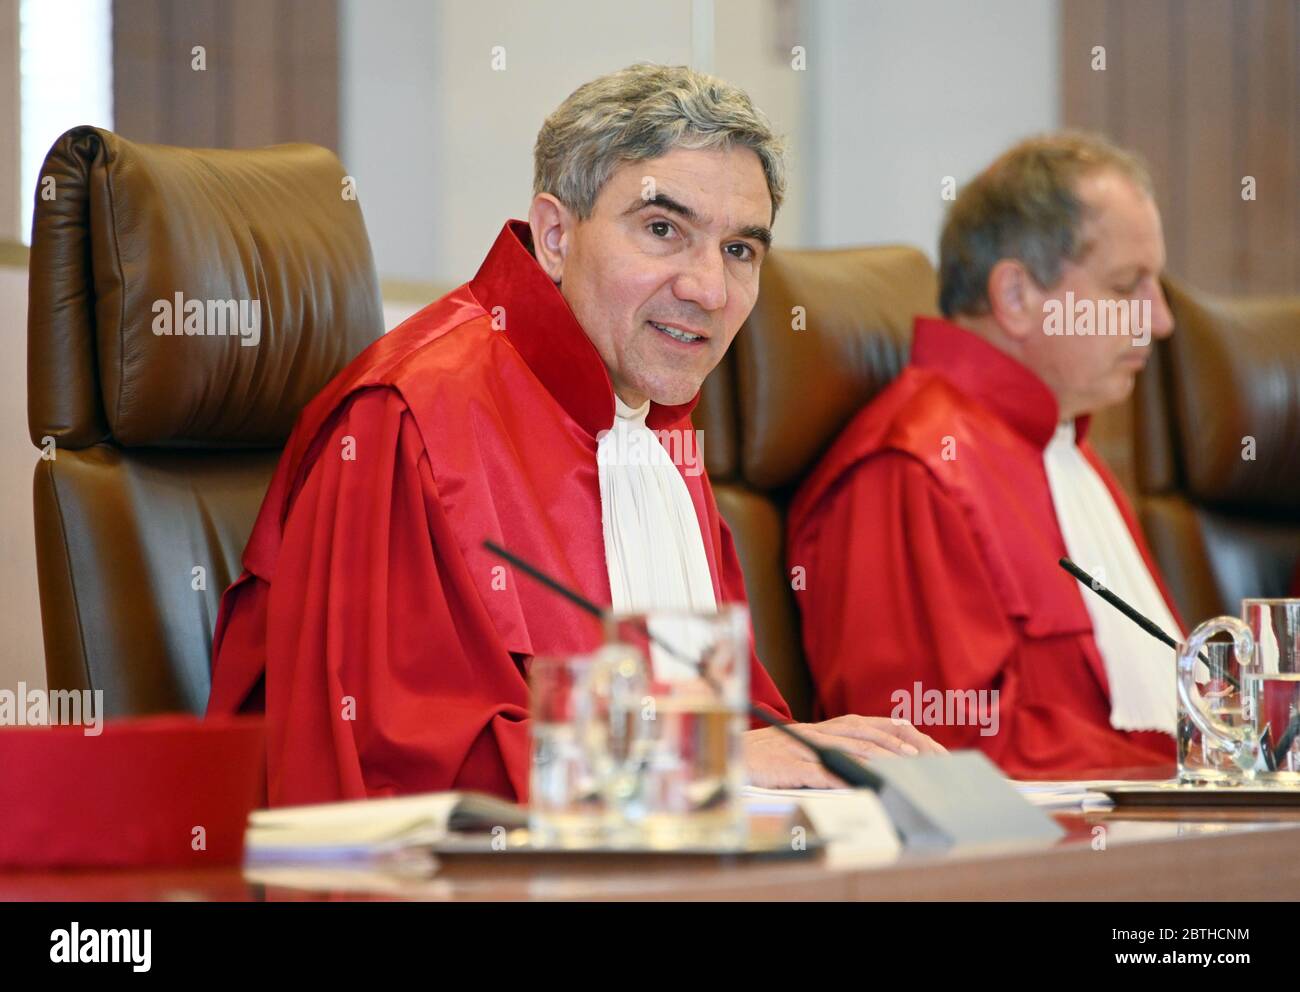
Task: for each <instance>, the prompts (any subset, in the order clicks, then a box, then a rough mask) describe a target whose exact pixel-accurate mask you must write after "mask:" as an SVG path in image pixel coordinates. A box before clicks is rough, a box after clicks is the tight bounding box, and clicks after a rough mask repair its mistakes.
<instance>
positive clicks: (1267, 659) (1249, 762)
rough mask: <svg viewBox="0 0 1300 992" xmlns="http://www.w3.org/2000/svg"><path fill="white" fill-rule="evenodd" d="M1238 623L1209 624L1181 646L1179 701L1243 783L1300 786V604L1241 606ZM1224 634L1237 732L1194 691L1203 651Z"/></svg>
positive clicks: (1259, 601) (1253, 601)
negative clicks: (1235, 694)
mask: <svg viewBox="0 0 1300 992" xmlns="http://www.w3.org/2000/svg"><path fill="white" fill-rule="evenodd" d="M1241 615H1242V619H1240V620H1238V619H1237V618H1236V617H1227V616H1224V617H1215V618H1214V619H1212V620H1207V621H1205V623H1203V624H1201V625H1200V626H1199V627H1197V628H1196V629H1195V630H1194V631H1192V635H1191V637H1189V638H1188V639H1187V642H1186V643H1185V644H1180V645H1179V650H1178V698H1179V701H1180V703H1181V704H1182V706H1183V709H1184V710H1185V711H1186V713H1187V716H1188V717H1189V718H1190V719H1191V721H1192V723H1193V724H1194V725H1195V726H1196V728H1197V729H1198V730H1199V731H1200V732H1201V734H1203V735H1204V737H1205V739H1206V740H1207V741H1209V742H1210V743H1211V744H1212V745H1213V746H1214V747H1216V748H1218V749H1220V750H1222V752H1223V753H1224V754H1226V755H1227V756H1228V758H1229V759H1230V761H1231V764H1232V765H1233V766H1235V768H1236V769H1237V770H1238V771H1239V772H1240V774H1241V776H1242V777H1243V778H1244V779H1246V780H1251V781H1257V782H1259V783H1260V784H1266V785H1289V786H1295V785H1300V599H1243V600H1242V602H1241ZM1221 632H1227V633H1228V634H1230V635H1231V636H1232V639H1233V645H1234V650H1235V652H1236V656H1237V661H1238V662H1239V663H1240V666H1241V667H1240V672H1241V686H1240V693H1241V720H1240V723H1239V725H1233V724H1231V723H1228V722H1226V721H1224V720H1223V719H1221V718H1220V716H1219V715H1218V714H1217V713H1215V712H1214V711H1213V710H1212V709H1211V707H1210V706H1209V705H1208V704H1207V701H1206V699H1205V697H1204V696H1203V695H1202V693H1201V691H1200V688H1199V687H1198V686H1197V684H1196V666H1197V661H1198V658H1199V656H1200V654H1201V651H1202V648H1204V646H1205V643H1206V641H1208V640H1209V639H1210V638H1211V637H1213V636H1214V635H1215V634H1218V633H1221Z"/></svg>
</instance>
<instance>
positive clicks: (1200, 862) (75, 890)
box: [0, 809, 1300, 902]
mask: <svg viewBox="0 0 1300 992" xmlns="http://www.w3.org/2000/svg"><path fill="white" fill-rule="evenodd" d="M1058 819H1059V821H1060V822H1061V823H1062V824H1063V825H1064V826H1065V827H1066V829H1067V836H1066V837H1065V838H1064V839H1063V840H1061V841H1059V842H1058V843H1056V844H1054V845H1052V846H1051V847H1049V848H1045V849H1039V850H1025V849H1020V850H1009V851H1001V852H983V853H961V852H955V853H948V854H915V853H909V852H904V853H903V854H902V855H901V856H898V857H892V858H890V859H889V860H888V861H887V862H886V863H875V864H872V863H861V862H855V861H854V859H853V858H852V857H848V858H845V857H842V856H841V855H840V854H839V853H837V852H836V851H835V850H833V849H832V850H830V851H827V852H822V853H820V854H817V855H809V856H806V857H798V858H796V857H787V858H780V859H774V860H754V859H723V858H686V857H669V856H660V857H654V858H647V857H635V856H612V855H603V856H592V855H564V856H547V857H542V856H536V855H512V854H506V853H498V854H490V855H473V856H469V855H458V856H455V857H448V858H444V859H442V861H441V864H440V865H439V866H438V869H437V871H436V872H435V873H434V874H432V875H431V876H429V877H427V878H423V879H418V880H411V881H407V882H404V883H402V884H399V885H389V884H383V883H379V882H375V883H369V882H362V883H361V885H360V888H359V889H358V890H356V891H345V890H344V886H343V885H341V884H335V883H333V882H331V881H324V882H323V880H325V879H328V878H329V877H330V876H328V875H327V874H322V873H321V872H320V871H319V870H317V871H314V872H313V871H312V870H310V869H309V870H307V871H306V872H305V873H304V877H307V878H309V879H310V880H311V882H312V883H313V885H317V884H322V882H323V884H324V885H325V886H326V888H325V890H324V891H311V890H306V889H299V888H291V887H286V886H283V885H261V884H257V883H255V882H253V881H251V880H250V879H249V878H247V877H245V874H244V873H242V872H241V871H240V870H239V869H236V868H231V869H225V870H210V871H188V872H183V871H170V872H168V871H118V872H110V871H70V872H40V873H14V872H9V873H0V901H15V900H33V901H44V900H70V901H82V900H85V901H116V900H148V901H153V900H161V901H170V900H219V901H275V902H279V901H303V900H328V901H333V900H352V899H361V900H371V899H415V900H511V901H514V900H564V899H580V900H590V899H596V900H607V899H632V900H654V899H688V900H696V899H704V900H734V899H740V900H791V899H794V900H948V899H980V900H983V899H993V900H1001V899H1008V900H1016V899H1025V900H1103V901H1124V900H1178V901H1182V900H1191V901H1203V900H1205V901H1209V900H1221V899H1236V900H1263V899H1276V900H1283V899H1285V900H1295V899H1297V898H1300V812H1292V811H1289V810H1250V811H1244V810H1237V811H1212V810H1210V811H1207V810H1197V811H1194V812H1188V811H1177V810H1159V809H1147V810H1143V811H1140V812H1138V811H1124V812H1122V813H1116V812H1106V813H1083V814H1079V813H1075V814H1065V815H1061V816H1059V817H1058ZM1099 827H1100V828H1103V829H1104V838H1105V849H1104V850H1098V849H1095V845H1096V843H1097V840H1096V838H1097V837H1098V836H1103V835H1102V834H1099V833H1098V831H1097V828H1099ZM354 880H357V881H360V880H359V879H356V878H355V877H354Z"/></svg>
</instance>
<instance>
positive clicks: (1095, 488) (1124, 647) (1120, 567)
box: [1043, 421, 1178, 735]
mask: <svg viewBox="0 0 1300 992" xmlns="http://www.w3.org/2000/svg"><path fill="white" fill-rule="evenodd" d="M1043 467H1044V468H1045V469H1046V470H1047V483H1048V486H1049V487H1050V488H1051V492H1052V503H1053V504H1054V505H1055V507H1056V520H1057V523H1058V524H1059V525H1060V527H1061V536H1062V537H1063V538H1064V539H1065V548H1066V551H1067V552H1068V554H1069V556H1070V557H1071V558H1072V559H1073V560H1074V561H1075V562H1076V563H1077V564H1078V565H1079V567H1080V568H1082V569H1084V570H1085V571H1087V572H1088V573H1090V574H1091V575H1092V576H1093V577H1094V578H1096V579H1097V581H1098V582H1100V583H1102V584H1103V585H1105V586H1107V587H1108V588H1110V589H1111V590H1112V591H1113V592H1114V593H1115V594H1116V595H1118V596H1120V597H1121V598H1122V599H1124V600H1127V601H1128V602H1129V603H1131V604H1132V605H1133V607H1134V608H1135V609H1137V611H1138V612H1139V613H1142V614H1144V615H1145V616H1147V617H1150V618H1151V620H1152V621H1154V622H1155V623H1156V625H1157V626H1159V627H1160V628H1161V629H1162V630H1165V631H1168V632H1169V634H1170V635H1171V636H1173V637H1174V638H1175V639H1177V637H1178V624H1177V622H1176V621H1175V620H1174V618H1173V616H1172V615H1171V614H1170V612H1169V607H1168V606H1167V605H1166V604H1165V600H1164V597H1163V596H1161V595H1160V589H1159V587H1157V586H1156V582H1155V579H1154V578H1152V576H1151V572H1150V571H1149V570H1148V569H1147V566H1146V562H1145V561H1143V559H1142V553H1141V552H1140V551H1139V550H1138V548H1137V544H1136V543H1135V542H1134V540H1133V535H1132V534H1131V533H1130V532H1129V529H1128V525H1127V524H1125V522H1124V517H1123V515H1122V514H1121V513H1120V510H1119V507H1118V506H1116V504H1115V500H1114V499H1113V498H1112V497H1111V494H1110V490H1109V489H1107V488H1106V483H1105V482H1103V481H1102V479H1101V476H1099V475H1098V474H1097V471H1096V469H1094V468H1093V467H1092V465H1091V464H1090V463H1089V462H1088V460H1087V459H1086V458H1085V457H1084V455H1083V452H1082V451H1080V450H1079V447H1078V445H1077V444H1076V443H1075V430H1074V422H1073V421H1070V422H1068V423H1064V424H1061V425H1060V426H1059V427H1058V428H1057V429H1056V434H1055V436H1053V438H1052V440H1051V442H1050V443H1049V444H1048V445H1047V448H1046V449H1045V450H1044V451H1043ZM1082 592H1083V602H1084V605H1085V606H1086V607H1087V608H1088V615H1089V616H1090V617H1091V618H1092V629H1093V636H1094V638H1095V640H1096V642H1097V650H1098V652H1100V654H1101V659H1102V662H1103V664H1104V665H1105V668H1106V677H1107V679H1108V680H1109V682H1110V700H1111V702H1110V723H1111V726H1113V727H1114V728H1115V729H1117V730H1163V731H1164V732H1165V733H1167V734H1171V735H1172V734H1173V733H1174V731H1175V727H1176V724H1177V719H1178V704H1177V697H1176V694H1175V689H1174V651H1173V649H1172V648H1168V647H1165V646H1164V645H1163V644H1161V643H1160V642H1159V641H1157V640H1155V639H1154V638H1152V637H1151V635H1150V634H1147V633H1145V632H1144V631H1143V630H1141V629H1140V628H1139V627H1138V626H1137V625H1136V624H1135V623H1133V621H1131V620H1129V619H1128V618H1127V617H1126V616H1124V615H1123V614H1122V613H1120V612H1119V611H1118V610H1116V609H1115V608H1114V607H1112V606H1109V605H1108V604H1107V603H1105V602H1103V601H1102V599H1101V598H1100V597H1099V596H1096V595H1094V594H1093V593H1091V592H1089V591H1088V590H1086V589H1085V590H1082Z"/></svg>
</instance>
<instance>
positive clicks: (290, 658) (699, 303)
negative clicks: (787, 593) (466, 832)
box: [208, 66, 937, 805]
mask: <svg viewBox="0 0 1300 992" xmlns="http://www.w3.org/2000/svg"><path fill="white" fill-rule="evenodd" d="M783 186H784V179H783V166H782V159H781V153H780V146H779V142H778V141H777V139H776V138H775V136H774V135H773V134H772V132H771V130H770V129H769V126H768V124H767V122H766V120H765V119H764V118H763V117H762V115H761V114H760V113H758V112H757V111H756V110H755V109H754V108H753V106H752V105H751V104H750V102H749V99H748V97H746V96H745V95H744V94H743V93H742V92H740V91H739V90H737V89H735V88H734V87H731V86H728V85H726V84H724V83H722V82H721V81H719V80H715V79H712V78H710V77H706V76H702V75H700V74H697V73H694V72H692V71H690V70H688V69H684V68H664V67H656V66H634V67H632V68H630V69H627V70H623V71H622V72H619V73H614V74H612V75H610V76H606V77H602V78H601V79H597V80H595V81H593V82H592V83H588V84H586V85H585V86H583V87H581V88H579V89H578V90H577V91H575V93H574V94H573V95H572V96H570V97H569V99H568V100H566V101H565V103H564V104H563V105H562V106H561V107H560V108H559V109H558V110H557V111H556V112H555V113H554V114H552V116H551V117H550V118H548V120H547V121H546V123H545V125H544V126H543V128H542V132H541V134H540V135H539V136H538V141H537V149H536V173H535V193H536V195H535V196H534V199H533V202H532V206H531V209H530V212H529V219H528V222H527V223H523V222H519V221H511V222H509V223H507V224H506V226H505V227H504V229H503V230H502V231H501V233H500V235H499V236H498V238H497V240H496V243H495V244H494V245H493V246H492V249H491V251H490V252H489V253H488V256H487V258H486V259H485V260H484V262H483V264H482V267H481V268H480V269H479V271H478V274H477V275H476V276H475V277H474V278H473V279H472V280H471V281H470V282H468V283H467V284H465V285H463V286H461V287H460V288H459V289H457V290H455V291H453V292H452V293H450V294H449V295H448V296H445V297H443V298H442V299H440V300H438V301H436V302H434V303H432V304H430V305H429V306H428V307H426V308H425V309H424V310H422V311H420V312H419V313H418V314H416V315H415V316H413V317H412V318H411V319H410V320H408V321H406V322H405V323H404V324H402V325H401V326H400V327H398V328H397V329H395V330H393V331H392V332H390V333H389V334H387V335H386V336H385V337H383V338H382V339H380V340H379V341H377V342H376V343H375V344H374V345H372V346H371V347H370V348H368V349H367V350H366V351H365V352H364V353H363V354H362V355H360V356H359V357H358V358H357V359H355V360H354V361H353V362H352V363H351V364H350V365H349V366H348V367H347V368H346V369H344V370H343V372H341V373H340V374H339V375H338V376H337V377H336V378H335V379H334V380H333V381H332V382H331V383H330V384H329V385H328V386H327V387H326V388H325V389H324V391H323V392H322V393H321V394H320V395H318V396H317V397H316V398H315V399H314V400H313V401H312V402H311V403H310V404H309V405H308V406H307V407H306V409H305V410H304V411H303V413H302V415H301V417H300V418H299V421H298V423H297V425H296V427H295V429H294V431H293V434H292V436H291V437H290V439H289V442H288V445H287V446H286V448H285V451H284V455H283V457H282V459H281V462H280V465H279V467H278V469H277V471H276V474H275V477H274V479H273V481H272V483H271V487H270V490H269V492H268V493H267V496H266V500H265V503H264V504H263V506H262V510H261V513H260V515H259V517H258V520H257V523H256V525H255V527H254V530H253V534H252V537H251V538H250V540H249V543H248V547H247V549H246V550H245V553H244V559H243V564H244V572H243V574H242V575H241V576H240V578H239V579H238V580H237V581H236V582H235V583H234V584H233V585H232V586H231V587H230V589H228V590H227V591H226V594H225V596H224V598H223V601H222V607H221V615H220V617H219V619H218V624H217V631H216V636H215V645H214V662H213V685H212V694H211V697H210V700H209V706H208V711H209V712H210V713H226V712H236V711H241V710H248V709H261V708H264V709H265V712H266V715H267V723H268V753H267V774H268V781H267V787H268V800H269V802H270V803H271V804H272V805H280V804H292V803H304V802H320V801H328V800H335V799H348V798H361V797H366V796H387V795H394V794H400V793H410V792H420V791H435V790H444V789H476V790H483V791H487V792H492V793H496V794H498V795H501V796H505V797H510V798H518V799H521V800H522V799H525V798H526V796H527V790H528V767H529V718H528V685H527V669H528V666H529V663H530V660H531V659H532V658H533V657H535V656H537V655H566V654H574V653H578V652H584V651H588V650H591V649H593V648H595V647H596V646H597V645H598V644H599V643H600V642H601V638H602V630H601V627H600V624H599V623H598V622H597V621H595V620H594V619H593V618H591V617H589V616H588V615H586V614H585V613H582V612H581V611H579V610H577V609H575V608H573V607H572V606H570V605H569V604H568V603H567V602H565V601H564V600H561V599H557V598H556V596H555V594H554V593H552V592H550V591H549V590H547V589H545V588H543V587H541V586H539V585H538V584H536V583H535V582H534V581H532V580H531V579H529V578H528V577H526V576H524V575H520V574H517V573H515V572H512V571H511V570H510V569H509V568H508V567H507V566H505V565H503V563H502V562H501V561H499V560H498V559H496V558H494V557H493V556H492V555H491V554H489V552H487V551H486V550H485V549H484V548H483V547H482V542H483V541H484V540H485V539H491V540H492V541H495V542H497V543H498V544H500V545H503V546H504V547H506V548H508V549H510V550H512V551H514V552H515V553H517V554H518V555H520V556H522V557H523V558H524V559H526V560H528V561H530V562H531V563H533V564H535V565H537V566H538V567H539V568H541V569H543V570H544V571H546V572H547V573H549V574H550V575H552V576H555V577H556V578H558V579H559V580H560V581H562V582H564V583H566V584H568V585H569V586H570V587H572V588H573V589H575V590H576V591H578V592H580V593H581V594H582V595H584V596H586V597H587V598H588V599H590V600H594V601H595V602H597V603H601V604H607V605H608V604H611V602H612V603H613V605H615V606H616V607H621V608H630V609H638V608H640V609H647V608H657V607H664V606H682V605H684V606H687V607H690V608H705V609H706V608H709V607H710V606H713V605H716V604H717V603H726V602H743V601H744V599H745V591H744V584H743V581H742V577H741V572H740V566H739V562H738V559H737V557H736V552H735V548H734V546H733V544H732V538H731V534H730V532H729V531H728V529H727V526H726V524H725V523H724V522H723V521H722V519H721V517H720V516H719V515H718V511H717V507H716V505H715V503H714V499H713V494H712V491H711V489H710V486H709V482H708V477H707V476H706V475H705V474H704V473H703V471H702V466H700V465H698V464H687V463H686V462H685V460H684V459H680V458H679V459H677V460H676V461H675V462H674V464H675V465H676V468H675V470H674V469H671V468H670V469H669V470H668V472H667V473H666V477H662V476H661V477H652V478H651V479H650V481H651V482H652V483H653V484H654V485H653V486H652V487H651V488H643V489H642V490H636V488H635V484H638V483H644V482H645V481H646V480H645V479H644V478H641V477H633V476H629V477H627V478H622V479H620V478H617V477H616V476H615V475H614V473H615V471H616V469H617V466H614V467H608V471H607V466H605V465H604V464H603V463H601V464H598V458H597V454H598V449H599V448H600V445H601V440H602V438H603V437H606V436H609V433H610V430H611V427H613V426H619V425H621V427H620V429H621V430H626V431H632V432H639V431H643V430H650V431H667V432H670V433H671V432H678V433H679V434H680V433H683V432H690V431H691V425H690V421H689V416H690V412H691V410H692V408H693V407H694V405H695V403H696V400H697V395H698V391H699V388H700V384H701V382H702V381H703V379H704V377H705V375H706V374H707V373H708V372H709V370H710V369H712V368H713V367H714V366H715V365H716V364H717V362H718V361H719V360H720V359H721V357H722V355H723V354H724V353H725V351H726V349H727V347H728V345H729V344H730V343H731V340H732V338H733V337H734V336H735V334H736V332H737V331H738V330H739V328H740V325H741V323H742V322H743V321H744V319H745V317H746V316H747V315H748V313H749V311H750V309H751V308H752V306H753V304H754V300H755V296H756V294H757V290H758V273H759V267H760V265H761V263H762V260H763V256H764V254H765V252H766V250H767V247H768V244H769V241H770V230H769V228H770V225H771V223H772V220H773V219H774V217H775V213H776V209H777V207H778V206H779V205H780V199H781V194H782V191H783ZM680 450H688V451H694V450H698V449H696V448H695V447H694V446H693V445H682V446H681V448H680ZM620 485H621V486H623V488H619V486H620ZM628 486H631V487H632V488H630V489H629V488H627V487H628ZM616 489H617V491H618V493H624V492H633V493H634V494H635V493H637V492H640V493H641V495H640V496H639V497H634V499H633V500H632V502H631V503H629V502H628V501H627V500H626V499H623V500H621V501H619V502H616V503H615V502H614V495H615V490H616ZM607 490H608V492H607ZM607 495H608V497H609V501H608V502H607V501H606V499H604V497H606V496H607ZM637 499H639V500H640V501H641V505H638V503H637ZM645 521H660V522H662V525H663V528H664V529H663V530H662V531H647V530H646V529H645V528H644V527H643V526H642V525H643V523H644V522H645ZM682 521H685V524H684V526H682V527H680V528H679V529H674V528H676V527H677V525H678V524H681V522H682ZM651 567H653V568H654V569H655V572H654V575H653V581H652V582H649V583H647V582H645V581H644V580H645V578H646V575H645V570H646V569H650V568H651ZM611 574H616V575H617V576H618V580H619V581H618V583H617V586H616V588H614V589H612V588H611ZM612 593H613V595H612ZM750 680H751V692H752V696H753V699H754V700H755V701H756V702H757V703H759V704H760V705H761V706H763V707H764V708H765V709H766V710H767V711H768V712H769V713H770V714H772V715H773V716H776V717H779V718H782V719H789V710H788V708H787V707H786V704H785V702H784V701H783V700H782V698H781V696H780V694H779V693H778V692H777V690H776V687H775V686H774V685H773V683H772V681H771V679H770V678H769V677H768V675H767V673H766V671H765V670H764V669H763V667H762V666H761V665H760V664H759V663H758V661H757V659H751V673H750ZM805 729H807V730H808V732H809V733H810V735H811V736H813V737H814V738H816V739H817V740H818V741H819V742H821V743H823V744H834V745H835V746H837V747H840V748H843V749H844V750H846V751H848V752H850V753H851V754H854V755H856V756H858V757H861V758H870V757H871V756H872V755H875V754H880V753H884V752H900V753H916V752H917V751H920V750H935V749H937V745H935V744H934V743H933V742H932V741H930V739H929V738H928V737H926V736H925V735H924V734H921V733H920V732H919V731H916V730H915V729H914V728H912V727H910V726H906V727H899V726H896V725H894V724H893V722H892V721H890V720H889V719H888V718H885V717H880V718H877V719H868V718H865V717H856V716H855V717H846V718H843V719H840V720H835V721H830V722H828V723H825V724H821V725H818V726H815V727H809V728H805ZM744 750H745V760H746V763H747V766H748V769H749V774H750V778H751V780H752V781H754V782H756V783H757V784H761V785H771V786H800V785H833V784H837V783H836V782H835V781H834V780H832V779H830V777H829V776H828V775H827V774H826V773H825V772H823V771H822V770H821V769H820V767H819V766H818V765H817V764H815V762H814V761H813V759H812V757H811V755H809V754H807V753H806V752H805V751H804V750H803V749H801V748H799V747H798V746H796V745H793V744H792V743H791V742H789V741H788V739H787V738H786V737H785V736H784V735H781V734H780V733H779V732H777V731H774V730H772V729H771V728H764V729H753V730H751V731H749V732H748V733H747V734H746V739H745V748H744Z"/></svg>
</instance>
